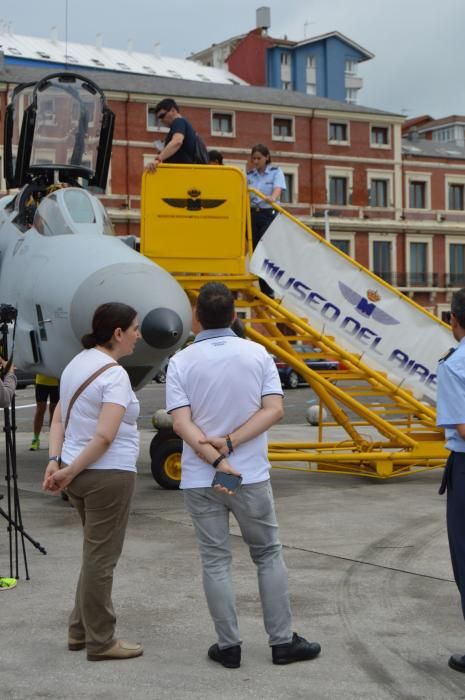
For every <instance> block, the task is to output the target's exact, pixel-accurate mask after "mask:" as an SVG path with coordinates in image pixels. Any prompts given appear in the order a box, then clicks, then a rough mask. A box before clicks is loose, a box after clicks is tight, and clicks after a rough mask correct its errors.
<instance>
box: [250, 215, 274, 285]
mask: <svg viewBox="0 0 465 700" xmlns="http://www.w3.org/2000/svg"><path fill="white" fill-rule="evenodd" d="M250 214H251V220H252V243H253V249H254V250H255V248H256V247H257V245H258V242H259V241H260V239H261V237H262V236H263V234H264V233H265V231H266V229H267V228H268V226H269V225H270V224H271V222H272V221H273V219H274V217H275V214H276V210H275V209H273V208H272V207H267V208H266V209H256V208H253V207H252V209H251V210H250ZM259 285H260V289H261V291H262V292H263V294H267V295H268V296H269V297H271V298H273V297H274V292H273V290H272V289H271V287H270V285H269V284H267V282H265V280H262V279H260V280H259Z"/></svg>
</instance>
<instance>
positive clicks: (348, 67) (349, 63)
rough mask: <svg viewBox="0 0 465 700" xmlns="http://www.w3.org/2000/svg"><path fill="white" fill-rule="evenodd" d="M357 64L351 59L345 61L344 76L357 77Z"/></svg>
mask: <svg viewBox="0 0 465 700" xmlns="http://www.w3.org/2000/svg"><path fill="white" fill-rule="evenodd" d="M357 68H358V63H357V61H354V60H353V59H351V58H348V59H346V62H345V74H346V75H357Z"/></svg>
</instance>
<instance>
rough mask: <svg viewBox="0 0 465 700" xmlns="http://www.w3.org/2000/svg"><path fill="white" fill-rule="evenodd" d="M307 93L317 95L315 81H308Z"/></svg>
mask: <svg viewBox="0 0 465 700" xmlns="http://www.w3.org/2000/svg"><path fill="white" fill-rule="evenodd" d="M305 91H306V93H307V95H316V85H315V83H307V85H306V87H305Z"/></svg>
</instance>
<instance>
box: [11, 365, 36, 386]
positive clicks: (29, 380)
mask: <svg viewBox="0 0 465 700" xmlns="http://www.w3.org/2000/svg"><path fill="white" fill-rule="evenodd" d="M15 374H16V378H17V380H18V383H17V384H16V388H17V389H24V388H25V387H27V386H29V385H30V384H34V383H35V379H36V375H35V372H29V371H25V370H23V369H16V371H15Z"/></svg>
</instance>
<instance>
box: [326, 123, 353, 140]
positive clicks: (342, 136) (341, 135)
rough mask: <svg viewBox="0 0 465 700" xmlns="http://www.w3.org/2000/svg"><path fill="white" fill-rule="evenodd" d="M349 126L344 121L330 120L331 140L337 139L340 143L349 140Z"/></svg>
mask: <svg viewBox="0 0 465 700" xmlns="http://www.w3.org/2000/svg"><path fill="white" fill-rule="evenodd" d="M348 131H349V129H348V126H347V124H345V123H344V122H330V123H329V140H330V141H337V142H338V143H341V142H343V143H347V142H348V138H347V135H348Z"/></svg>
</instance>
